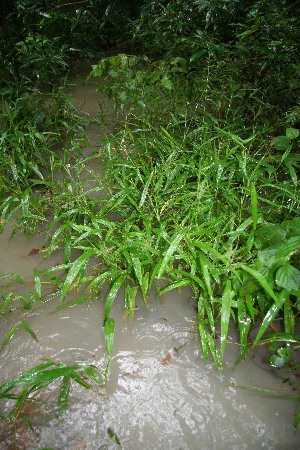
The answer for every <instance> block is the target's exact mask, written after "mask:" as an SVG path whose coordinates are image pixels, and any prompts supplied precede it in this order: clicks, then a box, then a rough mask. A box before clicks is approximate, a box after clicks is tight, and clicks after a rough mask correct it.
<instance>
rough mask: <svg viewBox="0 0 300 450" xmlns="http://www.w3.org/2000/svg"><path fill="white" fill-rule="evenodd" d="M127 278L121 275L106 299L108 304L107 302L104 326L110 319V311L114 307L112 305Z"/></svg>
mask: <svg viewBox="0 0 300 450" xmlns="http://www.w3.org/2000/svg"><path fill="white" fill-rule="evenodd" d="M126 278H127V276H126V275H120V276H119V278H117V279H116V280H115V282H114V283H113V285H112V287H111V289H110V291H109V294H108V296H107V298H106V302H105V308H104V325H105V321H106V320H107V319H108V317H109V314H110V310H111V307H112V304H113V302H114V300H115V297H116V295H117V292H118V290H119V289H120V287H121V286H122V284H123V283H124V281H125V280H126Z"/></svg>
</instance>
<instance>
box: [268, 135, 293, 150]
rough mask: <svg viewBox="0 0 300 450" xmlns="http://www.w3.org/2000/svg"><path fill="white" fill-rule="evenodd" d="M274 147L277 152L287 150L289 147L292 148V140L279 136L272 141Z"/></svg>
mask: <svg viewBox="0 0 300 450" xmlns="http://www.w3.org/2000/svg"><path fill="white" fill-rule="evenodd" d="M272 145H273V146H274V147H275V148H276V149H277V150H287V149H288V148H289V147H291V144H290V140H289V138H288V137H287V136H277V137H275V138H274V139H272Z"/></svg>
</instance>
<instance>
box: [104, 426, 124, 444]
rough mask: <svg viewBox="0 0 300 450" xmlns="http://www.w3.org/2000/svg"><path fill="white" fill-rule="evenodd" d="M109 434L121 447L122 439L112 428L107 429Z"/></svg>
mask: <svg viewBox="0 0 300 450" xmlns="http://www.w3.org/2000/svg"><path fill="white" fill-rule="evenodd" d="M107 434H108V436H109V437H110V438H111V439H112V440H113V441H114V442H115V443H116V444H117V445H121V442H120V439H119V438H118V436H117V435H116V433H115V432H114V431H113V430H112V429H111V428H107Z"/></svg>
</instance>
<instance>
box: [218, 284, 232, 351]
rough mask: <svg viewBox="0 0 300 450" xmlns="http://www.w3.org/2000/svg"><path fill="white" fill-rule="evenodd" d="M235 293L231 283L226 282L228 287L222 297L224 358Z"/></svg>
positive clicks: (222, 348) (222, 346)
mask: <svg viewBox="0 0 300 450" xmlns="http://www.w3.org/2000/svg"><path fill="white" fill-rule="evenodd" d="M233 295H234V292H233V291H232V289H231V281H230V280H227V281H226V286H225V289H224V293H223V295H222V306H221V354H222V356H224V352H225V347H226V342H227V335H228V327H229V319H230V312H231V302H232V299H233Z"/></svg>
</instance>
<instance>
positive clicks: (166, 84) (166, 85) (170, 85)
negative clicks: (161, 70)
mask: <svg viewBox="0 0 300 450" xmlns="http://www.w3.org/2000/svg"><path fill="white" fill-rule="evenodd" d="M160 82H161V84H162V85H163V87H164V88H166V89H168V90H169V91H170V90H171V89H173V83H172V81H171V80H170V78H168V77H167V75H164V76H163V77H162V78H161V80H160Z"/></svg>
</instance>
